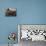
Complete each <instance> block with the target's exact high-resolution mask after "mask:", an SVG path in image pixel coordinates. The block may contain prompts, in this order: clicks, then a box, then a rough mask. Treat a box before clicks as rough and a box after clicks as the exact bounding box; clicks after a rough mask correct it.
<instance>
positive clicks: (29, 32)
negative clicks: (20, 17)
mask: <svg viewBox="0 0 46 46" xmlns="http://www.w3.org/2000/svg"><path fill="white" fill-rule="evenodd" d="M18 30H19V31H20V37H19V39H20V40H19V41H21V40H24V39H25V40H31V41H46V25H26V24H25V25H19V26H18ZM18 33H19V32H18Z"/></svg>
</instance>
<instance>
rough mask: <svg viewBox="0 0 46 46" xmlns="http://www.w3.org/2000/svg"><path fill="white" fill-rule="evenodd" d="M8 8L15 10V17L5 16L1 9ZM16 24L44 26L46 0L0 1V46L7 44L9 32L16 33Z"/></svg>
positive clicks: (45, 21)
mask: <svg viewBox="0 0 46 46" xmlns="http://www.w3.org/2000/svg"><path fill="white" fill-rule="evenodd" d="M8 7H13V8H16V9H17V16H16V17H6V16H5V14H4V12H3V8H4V9H5V8H8ZM17 24H46V0H4V1H3V0H1V1H0V44H7V43H8V39H7V37H8V34H9V32H16V33H17V32H18V30H17ZM16 42H17V39H16Z"/></svg>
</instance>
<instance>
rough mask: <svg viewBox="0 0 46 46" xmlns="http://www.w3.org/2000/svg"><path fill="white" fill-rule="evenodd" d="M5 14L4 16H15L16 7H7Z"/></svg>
mask: <svg viewBox="0 0 46 46" xmlns="http://www.w3.org/2000/svg"><path fill="white" fill-rule="evenodd" d="M5 15H6V16H16V8H7V9H6V12H5Z"/></svg>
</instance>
